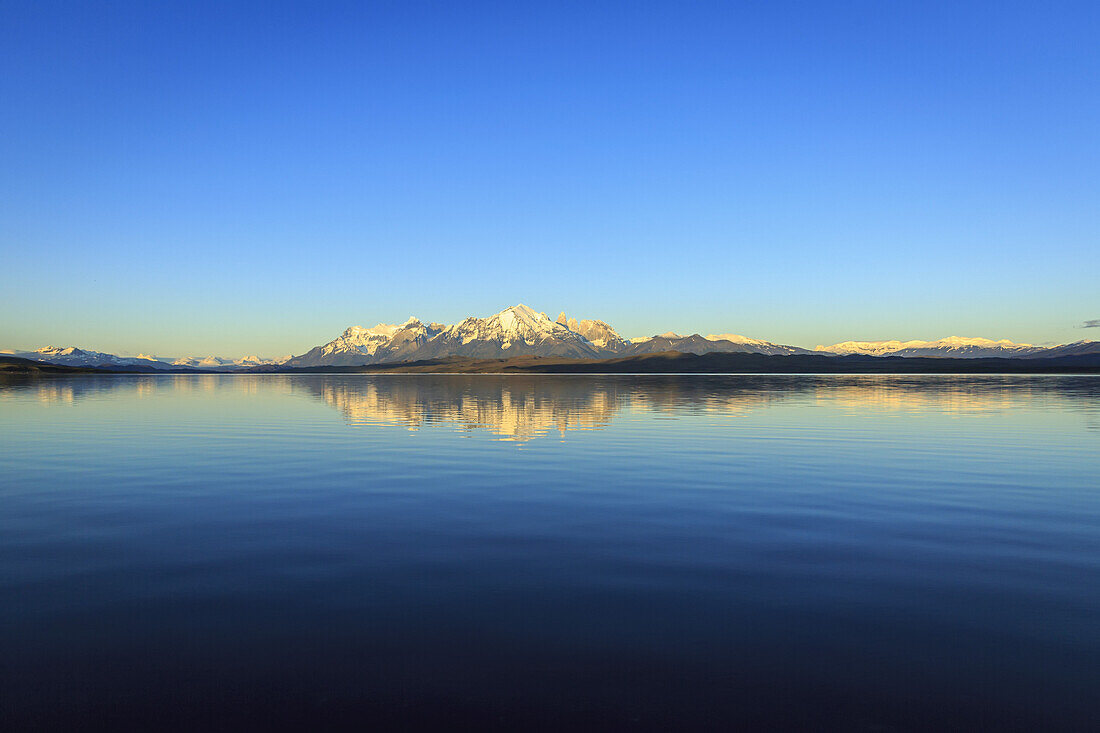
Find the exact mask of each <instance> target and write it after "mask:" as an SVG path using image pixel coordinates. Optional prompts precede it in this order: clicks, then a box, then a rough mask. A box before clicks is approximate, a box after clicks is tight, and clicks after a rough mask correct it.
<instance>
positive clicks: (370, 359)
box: [286, 318, 446, 367]
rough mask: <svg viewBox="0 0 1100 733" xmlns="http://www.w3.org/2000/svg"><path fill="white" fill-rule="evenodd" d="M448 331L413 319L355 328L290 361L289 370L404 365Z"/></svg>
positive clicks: (287, 362) (288, 360)
mask: <svg viewBox="0 0 1100 733" xmlns="http://www.w3.org/2000/svg"><path fill="white" fill-rule="evenodd" d="M445 328H446V326H444V325H443V324H442V323H429V324H428V325H426V326H425V325H424V324H423V323H421V322H420V321H419V320H418V319H416V318H409V319H408V320H407V321H405V322H404V323H401V324H397V325H393V324H387V323H379V324H378V325H377V326H373V327H371V328H365V327H363V326H351V327H350V328H348V329H347V330H345V331H344V332H343V333H342V334H340V336H338V337H337V338H335V339H333V340H332V341H329V342H328V343H327V344H323V345H321V346H316V347H314V348H312V349H310V350H309V351H307V352H306V353H304V354H302V355H301V356H293V357H291V358H290V359H287V360H286V366H289V367H303V366H358V365H362V364H376V363H380V362H384V361H401V360H402V359H407V358H409V355H411V354H413V353H415V352H417V351H418V350H419V349H420V348H422V347H423V346H425V345H426V344H427V343H428V341H429V340H430V339H432V338H433V337H435V336H437V335H439V333H440V332H441V331H443V330H444V329H445Z"/></svg>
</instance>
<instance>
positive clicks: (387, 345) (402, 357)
mask: <svg viewBox="0 0 1100 733" xmlns="http://www.w3.org/2000/svg"><path fill="white" fill-rule="evenodd" d="M662 351H683V352H690V353H694V354H706V353H709V352H712V351H723V352H750V353H758V354H781V355H786V354H808V353H812V352H810V351H809V350H807V349H801V348H798V347H796V346H784V345H781V344H773V343H771V342H770V341H761V340H759V339H750V338H747V337H745V336H737V335H735V334H720V335H711V336H708V337H706V338H704V337H703V336H700V335H699V334H693V335H691V336H680V335H679V334H675V333H671V332H670V333H665V334H661V335H659V336H647V337H644V338H634V339H630V340H629V341H628V340H626V339H624V338H623V337H622V336H620V335H619V334H618V333H617V332H616V331H615V329H614V328H612V327H611V326H610V325H608V324H607V323H606V322H605V321H600V320H595V319H577V318H569V317H568V316H567V315H566V314H565V313H562V314H561V315H559V316H558V318H557V320H556V321H552V320H550V317H549V316H547V315H546V314H545V313H538V312H536V311H535V310H534V309H532V308H529V307H527V306H525V305H522V304H520V305H515V306H512V307H511V308H505V309H504V310H503V311H501V312H500V313H497V314H496V315H493V316H490V317H488V318H467V319H465V320H464V321H462V322H461V323H459V324H456V325H453V326H443V325H442V324H438V323H432V324H430V325H429V326H424V325H423V324H422V323H421V322H420V321H419V320H417V319H415V318H410V319H409V320H408V321H406V322H405V323H403V324H401V325H399V326H395V325H387V324H384V323H380V324H378V325H377V326H374V327H372V328H364V327H362V326H353V327H351V328H349V329H347V330H346V331H344V333H343V334H341V335H340V336H339V337H337V338H335V339H333V340H332V341H330V342H328V343H327V344H324V345H322V346H317V347H315V348H313V349H311V350H310V351H308V352H306V353H305V354H302V355H301V356H296V357H294V358H292V359H290V360H289V361H288V362H287V363H286V366H291V367H295V366H323V365H329V366H356V365H364V364H379V363H384V362H393V361H416V360H421V359H440V358H446V357H452V356H465V357H471V358H477V359H496V358H506V357H510V356H521V355H534V356H560V357H570V358H578V359H597V358H607V357H611V356H624V355H635V354H652V353H657V352H662Z"/></svg>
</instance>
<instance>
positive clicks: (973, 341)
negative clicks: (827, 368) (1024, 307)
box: [814, 336, 1045, 359]
mask: <svg viewBox="0 0 1100 733" xmlns="http://www.w3.org/2000/svg"><path fill="white" fill-rule="evenodd" d="M1044 350H1045V349H1044V348H1043V347H1042V346H1033V345H1032V344H1018V343H1014V342H1012V341H1009V340H1008V339H1002V340H1000V341H993V340H991V339H985V338H968V337H963V336H950V337H948V338H942V339H938V340H936V341H844V342H842V343H839V344H833V345H832V346H818V347H816V348H815V349H814V351H817V352H827V353H830V354H839V355H841V356H844V355H847V354H865V355H868V356H909V357H913V356H949V357H953V358H956V359H979V358H983V357H998V356H999V357H1021V356H1029V355H1031V354H1038V353H1039V352H1042V351H1044Z"/></svg>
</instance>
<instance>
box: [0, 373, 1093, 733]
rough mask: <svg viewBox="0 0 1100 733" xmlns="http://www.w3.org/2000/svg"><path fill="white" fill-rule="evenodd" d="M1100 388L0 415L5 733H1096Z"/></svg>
mask: <svg viewBox="0 0 1100 733" xmlns="http://www.w3.org/2000/svg"><path fill="white" fill-rule="evenodd" d="M1098 476H1100V378H1098V377H1073V376H1065V377H1062V376H1058V377H1051V376H1004V377H1002V376H957V377H951V376H867V377H864V376H851V375H837V376H823V377H817V376H804V375H795V376H765V375H761V376H745V375H739V376H730V377H711V376H688V377H654V376H646V377H637V376H607V377H600V376H584V377H575V376H574V377H570V376H549V375H545V376H533V377H520V376H514V377H502V376H454V377H447V376H404V375H388V376H373V377H370V376H359V375H355V376H338V375H324V376H243V375H236V376H152V377H145V376H142V377H129V376H118V377H86V378H85V377H79V378H53V379H37V380H19V379H14V380H13V379H10V378H9V379H8V380H7V381H4V382H0V727H4V728H6V729H42V728H54V729H75V728H90V727H97V728H102V727H106V726H115V727H135V726H138V727H144V728H156V729H166V728H176V729H181V730H192V729H203V730H217V729H225V730H235V729H242V728H270V727H273V726H276V725H280V726H285V725H298V726H301V727H305V726H311V727H315V728H321V729H324V728H334V727H347V728H363V727H369V726H371V725H375V726H381V727H391V728H397V727H402V726H411V725H436V726H449V727H452V728H453V727H457V726H459V725H474V724H476V725H480V726H482V727H489V728H503V729H531V728H542V729H563V728H572V729H578V728H597V729H635V730H646V729H667V728H670V727H675V728H679V729H685V730H686V729H708V728H710V729H729V728H737V727H741V728H755V729H781V728H789V727H792V726H802V727H812V728H816V729H827V730H834V729H835V730H924V729H928V728H945V727H954V728H971V729H976V728H984V729H1000V730H1006V729H1007V730H1034V729H1037V728H1042V729H1046V730H1088V729H1090V728H1094V725H1095V722H1096V720H1098V719H1100V701H1098V699H1097V695H1096V690H1097V689H1100V481H1098V478H1097V477H1098Z"/></svg>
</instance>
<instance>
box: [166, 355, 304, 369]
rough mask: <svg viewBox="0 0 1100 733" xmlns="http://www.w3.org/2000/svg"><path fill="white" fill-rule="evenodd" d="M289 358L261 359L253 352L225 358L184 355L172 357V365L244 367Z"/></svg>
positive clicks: (210, 367)
mask: <svg viewBox="0 0 1100 733" xmlns="http://www.w3.org/2000/svg"><path fill="white" fill-rule="evenodd" d="M289 358H290V357H289V356H284V357H282V358H278V359H261V358H260V357H258V356H256V355H254V354H253V355H249V356H244V357H241V358H240V359H227V358H225V357H223V356H185V357H182V358H179V359H174V360H173V361H172V366H187V367H194V368H196V369H244V368H247V367H255V366H263V365H266V364H282V363H283V362H285V361H286V360H287V359H289Z"/></svg>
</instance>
